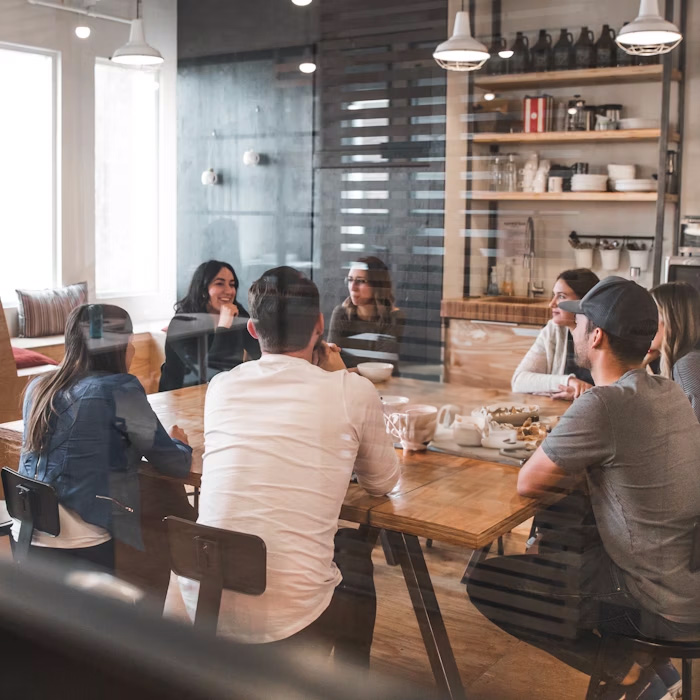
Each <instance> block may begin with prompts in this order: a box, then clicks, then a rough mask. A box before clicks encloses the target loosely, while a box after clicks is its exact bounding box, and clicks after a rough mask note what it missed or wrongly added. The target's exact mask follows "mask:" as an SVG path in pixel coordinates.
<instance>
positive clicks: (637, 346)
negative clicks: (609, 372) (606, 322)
mask: <svg viewBox="0 0 700 700" xmlns="http://www.w3.org/2000/svg"><path fill="white" fill-rule="evenodd" d="M586 320H587V321H588V324H587V326H586V335H590V334H591V333H593V331H594V330H595V329H596V328H598V326H596V325H595V323H593V321H591V319H590V318H589V319H586ZM650 323H651V322H648V323H645V324H644V327H643V328H638V329H634V330H635V332H637V333H639V334H640V335H649V334H651V337H652V338H653V336H654V333H655V332H656V331H655V328H653V327H651V325H650ZM601 330H602V331H603V333H605V335H606V337H607V339H608V344H609V345H610V352H612V354H613V355H614V356H615V358H616V359H617V360H618V362H622V363H623V364H627V365H638V364H641V362H642V360H643V359H644V356H645V355H646V354H647V353H648V352H649V345H650V344H651V343H650V342H649V343H646V342H645V343H641V342H635V343H633V342H631V341H630V340H625V339H623V338H618V337H617V336H616V335H612V334H611V333H608V332H607V331H606V330H605V329H604V328H601Z"/></svg>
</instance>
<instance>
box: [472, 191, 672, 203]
mask: <svg viewBox="0 0 700 700" xmlns="http://www.w3.org/2000/svg"><path fill="white" fill-rule="evenodd" d="M466 199H471V200H477V201H487V202H530V201H541V202H617V203H622V202H656V201H658V199H659V195H658V193H657V192H491V191H490V190H472V191H471V192H467V193H466ZM677 201H678V195H674V194H669V195H666V202H668V203H669V204H672V203H675V202H677Z"/></svg>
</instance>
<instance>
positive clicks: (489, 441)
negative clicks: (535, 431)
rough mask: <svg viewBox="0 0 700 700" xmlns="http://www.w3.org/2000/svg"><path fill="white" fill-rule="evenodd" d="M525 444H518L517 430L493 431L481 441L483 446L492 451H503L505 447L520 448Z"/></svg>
mask: <svg viewBox="0 0 700 700" xmlns="http://www.w3.org/2000/svg"><path fill="white" fill-rule="evenodd" d="M522 445H524V443H519V442H518V433H517V431H516V430H492V431H491V432H490V433H489V434H488V435H487V436H486V437H485V438H482V439H481V446H482V447H488V448H489V449H492V450H502V449H503V448H504V447H518V446H522Z"/></svg>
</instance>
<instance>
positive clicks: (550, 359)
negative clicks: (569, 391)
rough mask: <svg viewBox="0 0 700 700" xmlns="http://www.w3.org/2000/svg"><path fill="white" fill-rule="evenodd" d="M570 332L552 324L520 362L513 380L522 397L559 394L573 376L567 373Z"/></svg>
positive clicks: (544, 329)
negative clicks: (567, 350) (526, 395)
mask: <svg viewBox="0 0 700 700" xmlns="http://www.w3.org/2000/svg"><path fill="white" fill-rule="evenodd" d="M568 334H569V329H568V328H567V327H566V326H558V325H557V324H556V323H554V321H549V322H548V323H547V325H546V326H545V327H544V328H543V329H542V330H541V331H540V333H539V335H538V336H537V338H536V339H535V342H534V343H533V344H532V347H531V348H530V349H529V350H528V351H527V354H526V355H525V357H524V358H523V359H522V360H521V362H520V364H519V365H518V367H517V369H516V370H515V372H513V379H512V380H511V387H512V389H513V391H514V392H517V393H519V394H549V393H553V392H557V391H559V385H560V384H564V385H566V384H567V383H568V381H569V377H573V376H574V375H573V374H565V373H564V370H565V369H566V343H567V340H568Z"/></svg>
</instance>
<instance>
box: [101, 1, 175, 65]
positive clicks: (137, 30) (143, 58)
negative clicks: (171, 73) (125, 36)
mask: <svg viewBox="0 0 700 700" xmlns="http://www.w3.org/2000/svg"><path fill="white" fill-rule="evenodd" d="M112 61H113V62H114V63H120V64H122V65H128V66H157V65H160V64H161V63H163V56H162V55H161V53H160V51H158V49H154V48H153V47H152V46H149V44H148V42H147V41H146V35H145V33H144V29H143V18H142V16H141V0H137V3H136V19H134V20H132V22H131V31H130V32H129V41H128V42H127V43H126V44H125V45H124V46H122V47H121V48H120V49H117V50H116V51H115V52H114V55H113V56H112Z"/></svg>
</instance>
